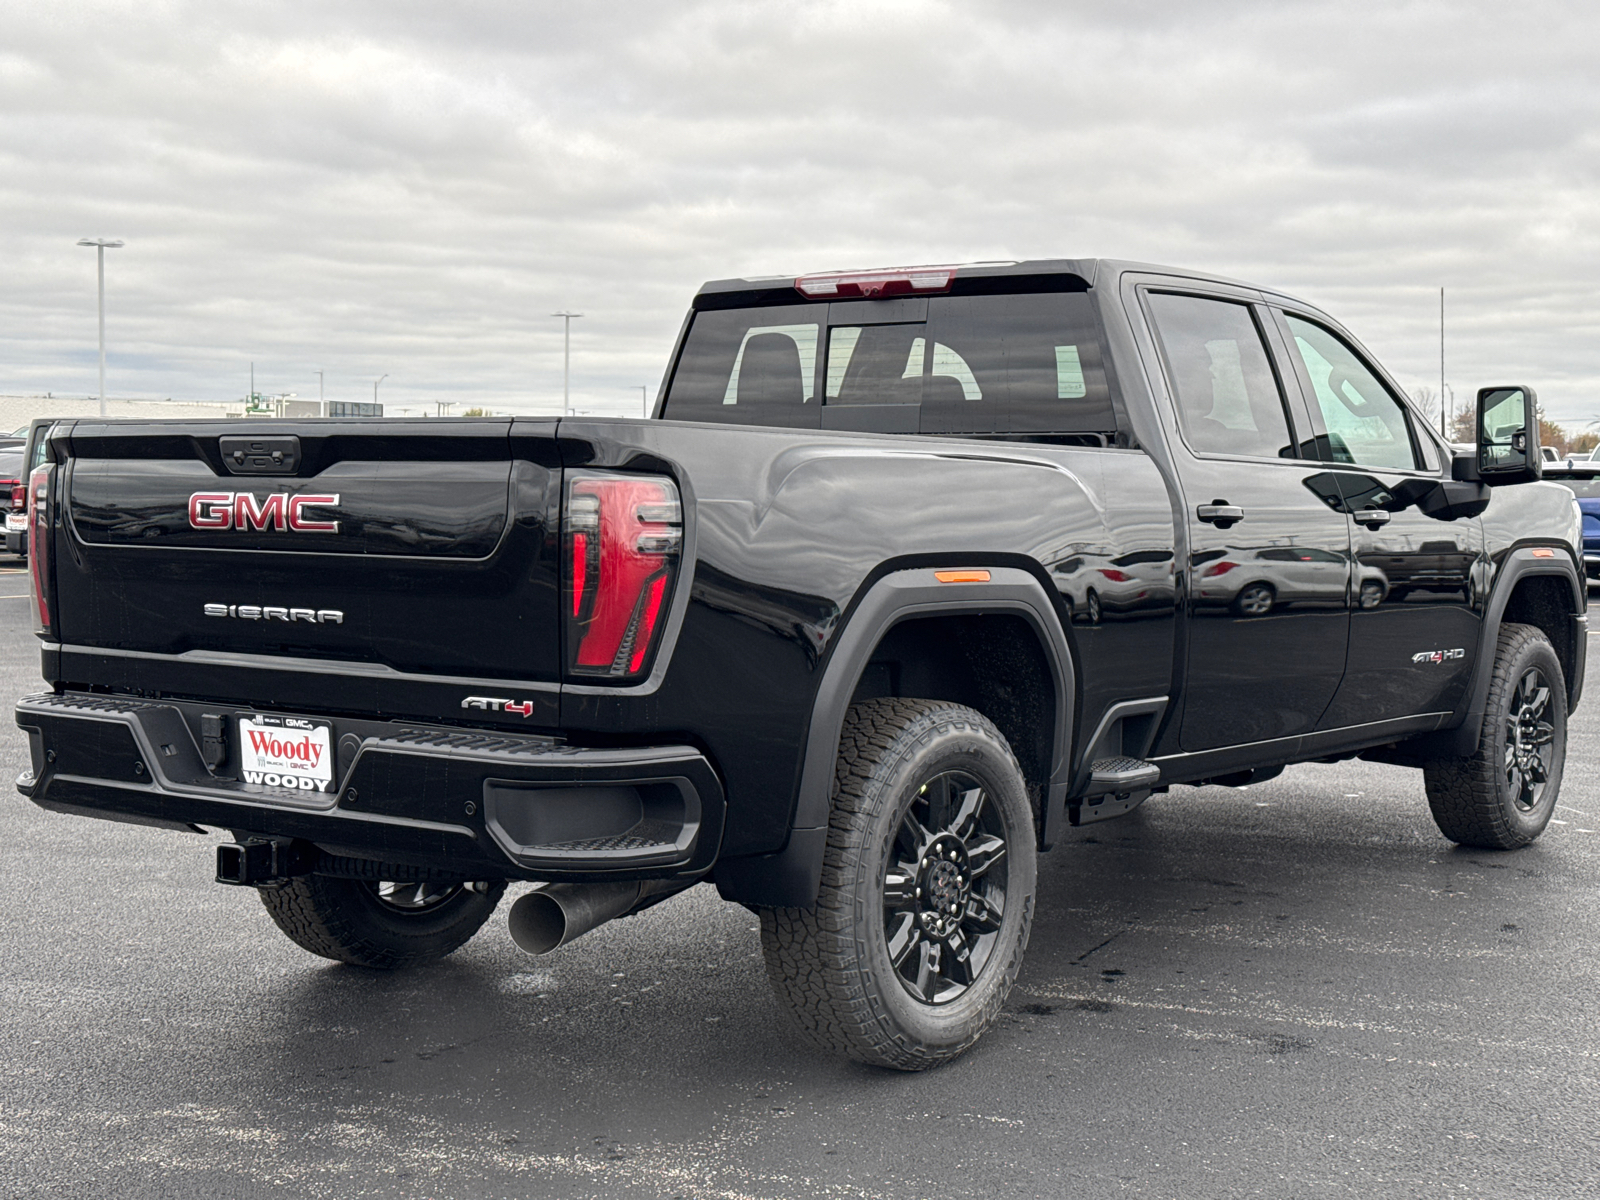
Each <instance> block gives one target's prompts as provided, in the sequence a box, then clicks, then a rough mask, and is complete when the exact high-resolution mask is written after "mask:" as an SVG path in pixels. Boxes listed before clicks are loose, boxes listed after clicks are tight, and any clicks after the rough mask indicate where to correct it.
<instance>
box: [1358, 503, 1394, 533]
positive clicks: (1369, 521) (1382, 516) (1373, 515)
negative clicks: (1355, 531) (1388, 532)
mask: <svg viewBox="0 0 1600 1200" xmlns="http://www.w3.org/2000/svg"><path fill="white" fill-rule="evenodd" d="M1352 515H1353V516H1354V517H1355V519H1356V524H1357V525H1365V526H1366V527H1367V528H1368V529H1381V528H1382V527H1383V526H1385V525H1387V524H1388V523H1389V517H1390V514H1389V513H1388V512H1387V511H1386V510H1384V509H1381V508H1361V509H1357V510H1356V511H1355V513H1353V514H1352Z"/></svg>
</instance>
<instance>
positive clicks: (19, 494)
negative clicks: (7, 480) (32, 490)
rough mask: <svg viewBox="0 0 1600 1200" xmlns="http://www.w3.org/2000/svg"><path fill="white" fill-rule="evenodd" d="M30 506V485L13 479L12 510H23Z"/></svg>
mask: <svg viewBox="0 0 1600 1200" xmlns="http://www.w3.org/2000/svg"><path fill="white" fill-rule="evenodd" d="M27 507H28V485H27V484H25V483H22V482H20V481H13V482H12V485H11V511H12V512H22V511H24V510H25V509H26V508H27Z"/></svg>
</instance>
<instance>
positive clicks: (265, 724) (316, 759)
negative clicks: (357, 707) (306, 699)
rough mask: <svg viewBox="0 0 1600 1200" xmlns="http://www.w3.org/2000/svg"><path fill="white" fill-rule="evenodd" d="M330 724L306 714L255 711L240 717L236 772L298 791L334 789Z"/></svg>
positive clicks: (247, 778)
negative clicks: (237, 766)
mask: <svg viewBox="0 0 1600 1200" xmlns="http://www.w3.org/2000/svg"><path fill="white" fill-rule="evenodd" d="M332 742H333V726H332V725H331V724H330V723H329V722H327V721H318V720H313V719H311V718H309V717H279V716H274V715H272V714H270V713H255V714H253V715H251V716H246V717H240V718H239V775H240V777H241V778H242V779H243V780H244V781H245V782H246V783H259V784H261V785H263V786H264V787H272V788H283V789H285V790H287V791H297V792H331V791H332V790H333V749H332Z"/></svg>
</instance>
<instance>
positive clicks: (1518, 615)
mask: <svg viewBox="0 0 1600 1200" xmlns="http://www.w3.org/2000/svg"><path fill="white" fill-rule="evenodd" d="M1572 612H1573V608H1572V587H1571V585H1570V584H1569V583H1568V582H1567V581H1566V580H1565V579H1563V578H1561V577H1560V576H1557V575H1530V576H1527V577H1525V578H1523V579H1520V580H1518V581H1517V586H1516V588H1515V589H1514V590H1513V591H1512V593H1511V598H1510V599H1509V600H1507V601H1506V608H1505V612H1504V613H1503V614H1502V615H1501V618H1500V620H1501V621H1502V622H1506V621H1511V622H1514V623H1516V624H1518V625H1535V626H1537V627H1538V628H1540V629H1542V630H1543V631H1544V635H1545V637H1547V638H1549V639H1550V645H1551V646H1552V647H1553V648H1554V649H1555V652H1556V657H1557V658H1558V659H1560V661H1561V670H1562V672H1563V674H1565V675H1566V679H1567V692H1568V698H1569V699H1570V698H1571V692H1572V687H1573V682H1574V681H1573V671H1574V669H1575V668H1576V667H1577V662H1578V659H1577V653H1578V647H1577V644H1576V639H1575V637H1574V631H1573V625H1572Z"/></svg>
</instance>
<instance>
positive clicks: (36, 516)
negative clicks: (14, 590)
mask: <svg viewBox="0 0 1600 1200" xmlns="http://www.w3.org/2000/svg"><path fill="white" fill-rule="evenodd" d="M55 472H56V469H55V467H54V466H52V465H51V464H49V463H45V464H44V465H43V466H40V467H35V468H34V469H33V474H31V475H29V476H28V571H29V574H30V576H31V577H32V579H33V615H34V626H33V628H34V632H35V633H42V634H45V635H46V636H48V635H49V633H50V481H51V480H52V479H53V478H54V477H55Z"/></svg>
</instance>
